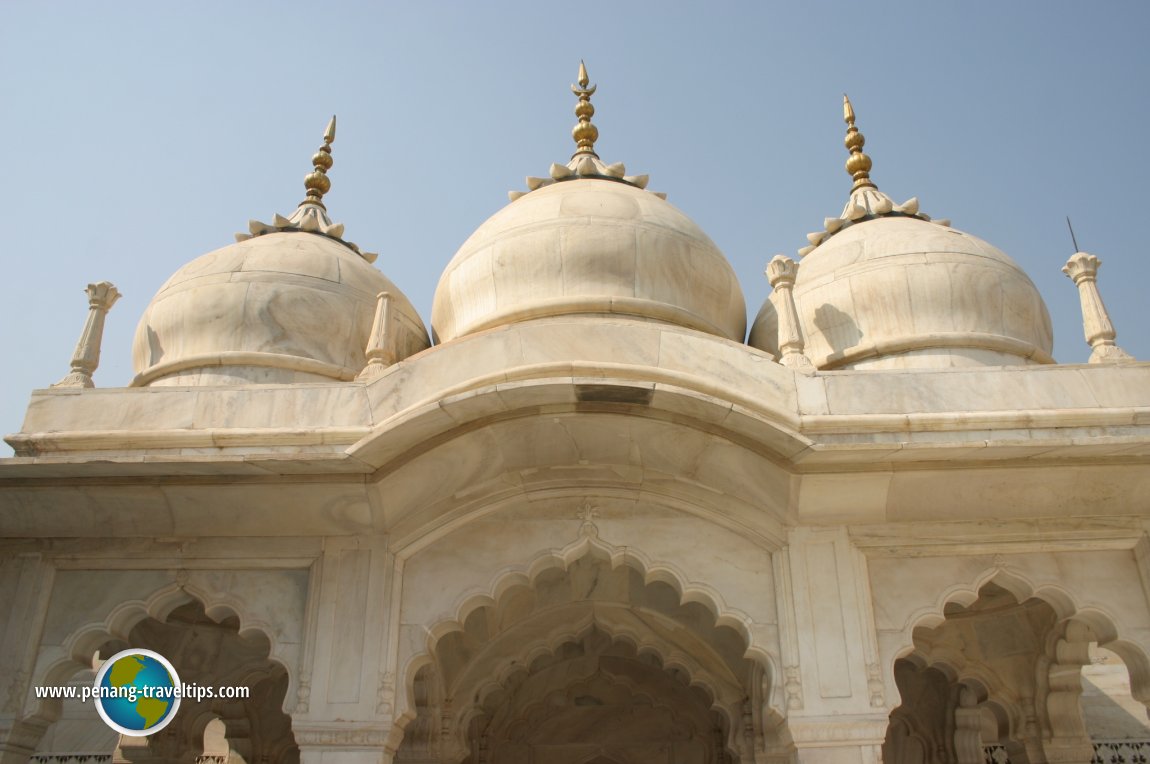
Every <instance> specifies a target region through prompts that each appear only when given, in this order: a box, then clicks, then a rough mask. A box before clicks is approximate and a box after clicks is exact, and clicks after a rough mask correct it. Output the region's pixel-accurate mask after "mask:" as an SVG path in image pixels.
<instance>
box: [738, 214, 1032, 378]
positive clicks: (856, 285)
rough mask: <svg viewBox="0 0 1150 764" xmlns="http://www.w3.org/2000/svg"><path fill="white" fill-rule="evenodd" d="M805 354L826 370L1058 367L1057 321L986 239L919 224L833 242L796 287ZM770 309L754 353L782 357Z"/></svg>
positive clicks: (893, 225) (852, 233)
mask: <svg viewBox="0 0 1150 764" xmlns="http://www.w3.org/2000/svg"><path fill="white" fill-rule="evenodd" d="M794 296H795V303H796V307H797V309H798V315H799V321H800V323H801V325H802V329H803V334H804V335H805V338H806V354H807V356H808V357H809V358H810V359H811V361H812V362H813V363H814V365H815V366H816V367H817V368H819V369H899V368H944V367H959V366H1002V365H1005V366H1010V365H1025V364H1034V363H1053V359H1052V358H1051V355H1050V352H1051V347H1052V344H1053V335H1052V332H1051V327H1050V315H1049V313H1048V312H1047V310H1046V305H1045V303H1044V302H1043V301H1042V297H1041V295H1039V293H1038V290H1037V289H1036V288H1035V286H1034V284H1033V282H1031V280H1030V279H1029V278H1028V277H1027V275H1026V274H1025V273H1024V272H1023V271H1022V269H1021V268H1019V267H1018V265H1016V264H1015V263H1014V261H1013V260H1011V259H1010V258H1009V257H1008V256H1007V255H1006V254H1004V253H1003V252H1002V251H1001V250H999V249H997V248H995V247H993V246H991V245H990V244H988V243H986V242H985V241H983V240H982V239H979V238H977V237H975V236H971V235H970V234H968V233H963V232H962V231H958V230H955V229H953V228H950V227H949V226H946V225H940V224H938V223H933V222H928V221H926V220H923V219H921V218H917V217H912V216H902V215H895V216H889V217H877V218H874V219H870V220H864V221H862V222H858V223H855V224H853V225H848V226H847V227H845V228H844V229H843V230H841V231H838V232H837V233H834V234H833V235H831V236H829V237H828V238H825V239H824V240H823V241H822V243H821V244H820V245H819V246H817V247H815V248H814V249H813V250H812V251H810V252H809V253H808V254H807V255H806V256H805V257H804V258H803V259H802V261H801V263H800V265H799V269H798V277H797V279H796V282H795V287H794ZM776 324H777V317H776V313H775V306H774V305H773V304H772V303H771V301H770V300H768V301H767V302H766V303H765V304H764V305H763V309H762V310H761V311H760V312H759V315H758V317H757V318H756V319H755V322H754V324H753V326H752V329H751V336H750V340H749V342H750V344H751V345H753V346H755V347H758V348H760V349H762V350H766V351H767V352H770V353H773V354H775V355H777V354H778V340H777V337H776V328H775V327H776Z"/></svg>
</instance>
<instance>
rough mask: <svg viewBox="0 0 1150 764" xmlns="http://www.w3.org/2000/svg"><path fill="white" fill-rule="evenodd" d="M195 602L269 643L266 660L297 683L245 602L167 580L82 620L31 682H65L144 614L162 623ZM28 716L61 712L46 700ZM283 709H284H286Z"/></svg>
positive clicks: (270, 632) (271, 634)
mask: <svg viewBox="0 0 1150 764" xmlns="http://www.w3.org/2000/svg"><path fill="white" fill-rule="evenodd" d="M193 602H195V603H198V604H199V605H201V606H202V607H203V608H204V613H205V614H206V615H207V616H208V617H209V618H211V619H212V620H214V621H217V622H219V621H222V620H224V619H226V618H229V617H234V618H236V619H237V620H238V621H239V624H240V626H239V631H238V633H239V635H240V636H241V637H245V638H251V637H259V638H262V639H265V640H267V642H268V659H269V660H272V661H274V662H276V663H278V664H279V665H281V666H283V668H284V670H285V671H286V672H287V674H288V679H289V682H290V683H291V684H292V685H294V683H295V676H294V674H295V671H294V669H295V667H294V666H293V665H292V664H291V662H290V661H289V660H287V659H286V658H285V657H284V656H283V655H282V654H279V653H278V651H277V647H278V645H277V641H276V636H275V634H276V632H275V629H274V628H272V626H271V625H270V624H268V623H266V622H265V621H262V620H260V619H256V618H253V617H251V616H250V614H248V609H247V606H246V603H245V602H244V601H243V600H242V599H241V598H239V597H236V596H234V595H227V594H219V593H212V592H208V591H207V590H205V589H203V588H201V587H197V586H195V585H194V584H191V583H186V584H178V583H176V582H170V583H167V584H165V585H163V586H161V587H159V588H157V589H156V590H155V591H154V592H152V594H150V595H149V596H148V597H147V598H146V599H132V600H126V601H124V602H121V603H119V604H118V605H116V606H115V607H113V608H112V609H111V610H110V611H108V614H107V615H106V616H105V617H104V620H103V621H96V622H90V623H86V624H84V625H82V626H80V627H78V628H77V629H75V630H74V631H73V632H72V633H71V634H69V635H68V637H67V638H65V640H64V641H63V643H62V645H61V646H62V648H63V649H62V655H60V656H58V657H57V658H56V660H54V661H52V662H51V663H49V664H48V665H47V666H45V667H44V668H43V670H42V671H40V672H39V674H38V675H37V676H36V677H34V678H33V682H32V683H31V685H30V686H37V685H39V686H50V685H56V684H62V683H64V682H66V681H67V680H68V679H69V678H70V677H71V676H72V675H74V674H75V673H76V671H79V670H83V669H86V668H91V660H92V654H93V653H95V651H96V650H97V649H99V647H100V646H101V645H103V644H104V643H106V642H108V641H109V640H112V639H115V640H119V641H121V642H127V641H128V637H129V634H130V633H131V631H132V629H133V628H134V627H135V626H136V625H137V624H139V623H140V622H141V621H143V620H145V619H147V618H154V619H156V620H157V621H161V622H163V621H166V620H167V618H168V616H169V615H171V613H172V611H173V610H175V609H176V608H178V607H181V606H183V605H186V604H189V603H193ZM293 689H294V688H293V687H292V686H289V691H288V693H287V694H286V695H285V697H284V702H285V704H286V703H287V702H288V700H289V699H290V698H292V697H294V695H293V694H292V690H293ZM25 710H26V711H28V712H29V715H31V716H36V717H38V718H41V719H44V720H46V721H48V722H52V721H55V720H56V718H58V716H59V713H60V703H59V701H55V700H52V699H44V700H42V701H41V702H40V703H38V704H36V705H35V707H34V708H33V709H31V710H29V709H27V708H26V709H25ZM284 711H285V713H287V712H288V709H286V708H285V709H284Z"/></svg>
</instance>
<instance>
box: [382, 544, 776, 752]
mask: <svg viewBox="0 0 1150 764" xmlns="http://www.w3.org/2000/svg"><path fill="white" fill-rule="evenodd" d="M497 590H498V591H500V592H501V593H500V594H499V595H498V597H497V598H495V600H494V601H490V602H488V603H486V604H483V605H481V606H479V607H475V608H474V609H472V610H470V611H469V612H466V613H463V614H461V617H460V618H459V620H458V621H457V622H456V623H455V624H453V626H452V627H451V628H445V629H442V630H440V636H439V638H438V639H436V640H435V641H434V643H433V644H432V645H431V647H430V651H429V655H427V656H426V658H425V660H424V661H423V664H422V666H421V667H420V668H418V670H414V671H412V672H410V674H409V676H410V679H409V680H408V681H409V688H408V691H409V693H410V698H411V707H412V709H413V711H414V713H413V714H412V715H410V717H409V720H408V721H407V724H406V727H405V731H404V739H403V742H402V744H401V745H400V746H399V748H398V750H397V752H396V761H397V762H401V761H402V762H430V761H435V762H440V763H443V764H446V763H447V762H452V763H453V764H454V763H460V764H519V763H520V762H522V763H524V764H526V762H529V761H543V760H546V761H549V762H567V763H569V764H584V763H585V762H589V761H592V760H595V759H596V758H597V757H598V758H601V759H605V760H609V761H613V762H618V763H619V764H642V762H648V761H650V762H655V761H658V762H666V761H675V762H682V764H720V763H723V762H734V761H740V760H743V759H744V757H746V760H750V758H751V757H750V756H749V754H750V753H751V751H750V749H748V748H747V747H746V746H747V745H768V744H770V742H771V741H766V740H765V739H764V732H763V723H762V719H761V718H758V719H757V718H756V717H761V711H759V712H756V708H760V709H761V708H762V707H763V706H764V705H765V704H763V703H762V699H763V697H764V695H765V692H764V688H765V687H766V686H768V684H767V677H766V669H765V667H763V666H761V665H760V664H758V663H757V662H755V661H753V660H751V659H750V658H748V657H746V656H747V654H748V645H747V642H746V640H745V638H744V636H743V635H742V634H740V633H739V632H738V631H737V630H736V629H734V628H731V627H729V626H721V625H718V623H717V621H718V615H717V614H716V612H714V610H713V609H711V608H709V607H707V606H706V605H704V604H702V603H701V602H694V601H692V602H684V601H683V597H682V596H681V594H680V592H679V591H678V590H677V589H676V588H675V587H674V586H672V585H671V584H670V583H667V582H664V581H659V580H656V581H649V580H646V578H645V577H644V575H643V573H642V572H641V571H640V570H638V569H637V568H636V567H632V566H630V565H627V564H620V565H616V566H613V565H612V563H611V560H610V558H609V556H608V555H607V554H605V553H603V552H602V550H598V549H596V548H592V549H591V550H590V551H589V552H588V553H587V554H584V555H583V556H582V557H579V558H577V559H575V560H574V561H572V562H571V563H569V564H567V565H565V566H556V567H550V568H548V569H546V570H543V571H541V572H539V573H538V574H537V575H535V576H533V577H531V579H530V580H522V581H519V582H518V583H516V584H514V585H511V586H507V587H502V588H497ZM755 741H757V742H755Z"/></svg>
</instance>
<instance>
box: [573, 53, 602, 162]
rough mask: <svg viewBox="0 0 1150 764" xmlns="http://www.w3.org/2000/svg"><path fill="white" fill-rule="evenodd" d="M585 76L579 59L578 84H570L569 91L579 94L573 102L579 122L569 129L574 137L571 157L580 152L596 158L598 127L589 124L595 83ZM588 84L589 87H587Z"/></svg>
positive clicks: (593, 109) (584, 69)
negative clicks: (574, 147) (573, 151)
mask: <svg viewBox="0 0 1150 764" xmlns="http://www.w3.org/2000/svg"><path fill="white" fill-rule="evenodd" d="M590 83H591V79H590V78H589V77H588V76H587V66H586V65H585V64H584V63H583V61H582V60H580V61H579V84H578V85H572V86H571V92H572V93H574V94H575V95H577V96H579V103H577V104H575V116H576V117H578V118H579V124H577V125H575V127H574V128H572V130H571V137H572V138H574V139H575V146H576V149H575V153H574V154H573V155H572V158H575V157H577V156H579V155H580V154H590V155H591V156H593V157H595V158H598V157H599V155H598V154H596V153H595V141H596V140H598V138H599V128H597V127H595V126H594V125H593V124H591V117H592V116H594V114H595V107H594V106H592V105H591V96H592V95H594V94H595V88H596V87H597V86H596V85H591V84H590ZM588 86H589V87H588Z"/></svg>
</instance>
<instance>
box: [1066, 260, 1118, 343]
mask: <svg viewBox="0 0 1150 764" xmlns="http://www.w3.org/2000/svg"><path fill="white" fill-rule="evenodd" d="M1101 264H1102V261H1101V260H1099V259H1098V258H1097V257H1095V256H1094V255H1091V254H1087V253H1086V252H1075V253H1074V254H1073V255H1072V256H1071V257H1070V259H1069V260H1067V261H1066V265H1065V266H1063V268H1062V272H1063V273H1065V274H1066V275H1067V276H1069V277H1070V279H1071V280H1072V281H1073V282H1074V283H1075V285H1077V287H1078V297H1079V300H1080V302H1081V303H1082V328H1083V332H1084V333H1085V335H1086V342H1087V343H1088V344H1089V345H1090V347H1091V348H1092V349H1093V352H1091V354H1090V363H1121V362H1123V361H1132V360H1134V359H1133V358H1132V357H1131V356H1130V354H1129V353H1127V352H1126V351H1125V350H1123V349H1122V348H1120V347H1118V345H1117V344H1116V343H1115V339H1116V338H1117V336H1118V333H1117V332H1116V331H1115V330H1114V324H1113V323H1111V321H1110V314H1109V313H1107V311H1106V305H1105V303H1103V302H1102V295H1101V293H1100V292H1099V291H1098V267H1099V266H1100V265H1101Z"/></svg>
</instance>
